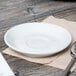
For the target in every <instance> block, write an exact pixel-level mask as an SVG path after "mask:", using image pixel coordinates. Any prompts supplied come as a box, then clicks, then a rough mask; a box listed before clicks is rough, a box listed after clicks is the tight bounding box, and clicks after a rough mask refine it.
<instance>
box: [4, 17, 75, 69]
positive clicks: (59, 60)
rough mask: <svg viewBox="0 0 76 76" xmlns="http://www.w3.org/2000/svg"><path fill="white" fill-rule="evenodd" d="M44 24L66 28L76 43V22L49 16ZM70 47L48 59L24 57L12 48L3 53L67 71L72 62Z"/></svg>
mask: <svg viewBox="0 0 76 76" xmlns="http://www.w3.org/2000/svg"><path fill="white" fill-rule="evenodd" d="M43 22H46V23H52V24H57V25H59V26H61V27H64V28H66V29H67V30H68V31H69V32H70V33H71V35H72V43H73V42H74V41H76V22H72V21H67V20H65V19H57V18H55V17H53V16H49V17H48V18H46V19H45V20H43ZM72 43H71V44H72ZM70 47H71V45H70V46H69V47H67V48H66V49H65V50H63V52H61V53H58V54H56V55H53V56H50V57H46V58H31V57H27V56H25V55H24V56H23V55H21V54H19V53H16V52H15V51H13V50H11V49H10V48H7V49H5V50H4V51H3V53H5V54H8V55H12V56H15V57H18V58H22V59H25V60H28V61H30V62H35V63H41V64H44V65H48V66H53V67H56V68H59V69H65V68H66V66H67V65H68V63H69V62H70V60H71V56H70ZM75 67H76V64H75V65H74V67H73V68H72V70H73V69H74V68H75Z"/></svg>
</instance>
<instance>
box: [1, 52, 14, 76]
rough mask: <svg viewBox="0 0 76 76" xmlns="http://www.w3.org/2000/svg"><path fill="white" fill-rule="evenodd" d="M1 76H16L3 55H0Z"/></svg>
mask: <svg viewBox="0 0 76 76" xmlns="http://www.w3.org/2000/svg"><path fill="white" fill-rule="evenodd" d="M0 76H15V75H14V73H13V71H12V70H11V68H10V67H9V65H8V64H7V62H6V60H5V59H4V57H3V55H2V54H1V53H0Z"/></svg>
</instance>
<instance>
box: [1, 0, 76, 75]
mask: <svg viewBox="0 0 76 76" xmlns="http://www.w3.org/2000/svg"><path fill="white" fill-rule="evenodd" d="M34 1H35V0H34ZM49 15H53V16H55V17H57V18H64V19H67V20H71V21H76V2H63V1H51V0H38V1H35V2H32V0H2V1H0V51H2V50H4V49H5V48H6V47H7V46H6V45H5V43H4V41H3V36H4V33H5V32H6V31H7V30H8V29H9V28H10V27H12V26H15V25H16V24H21V23H25V22H34V21H36V22H37V21H42V20H43V19H45V18H46V17H47V16H49ZM4 57H5V58H6V60H7V62H8V64H9V65H10V67H11V68H12V70H13V71H15V70H18V71H19V73H20V76H55V74H59V73H61V72H62V70H60V69H57V68H54V67H49V66H44V65H42V64H36V63H32V62H28V61H26V60H22V59H19V58H15V57H12V56H9V55H4ZM70 76H76V70H74V71H73V72H72V73H71V74H70Z"/></svg>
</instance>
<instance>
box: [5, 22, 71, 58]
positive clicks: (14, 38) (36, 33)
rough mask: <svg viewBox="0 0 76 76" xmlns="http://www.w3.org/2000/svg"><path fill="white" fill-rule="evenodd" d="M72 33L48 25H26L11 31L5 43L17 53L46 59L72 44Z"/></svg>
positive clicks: (6, 35) (7, 33)
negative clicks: (45, 57)
mask: <svg viewBox="0 0 76 76" xmlns="http://www.w3.org/2000/svg"><path fill="white" fill-rule="evenodd" d="M71 40H72V37H71V35H70V33H69V32H68V31H67V30H66V29H64V28H62V27H60V26H57V25H54V24H48V23H25V24H21V25H17V26H15V27H13V28H11V29H9V30H8V31H7V32H6V34H5V36H4V41H5V43H6V44H7V45H8V46H9V47H10V48H12V49H13V50H15V51H16V52H19V53H22V54H25V55H28V56H32V57H44V56H49V55H53V54H55V53H58V52H60V51H62V50H63V49H65V48H66V47H67V46H68V45H69V44H70V43H71Z"/></svg>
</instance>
